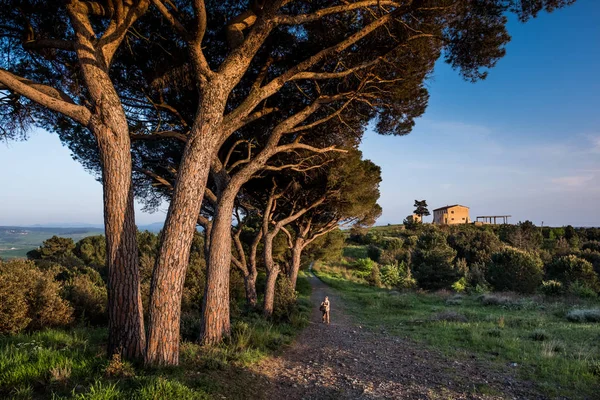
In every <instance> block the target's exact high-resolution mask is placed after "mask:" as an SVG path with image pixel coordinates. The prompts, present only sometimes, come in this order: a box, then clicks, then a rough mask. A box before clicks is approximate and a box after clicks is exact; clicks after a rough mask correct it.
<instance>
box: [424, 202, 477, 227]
mask: <svg viewBox="0 0 600 400" xmlns="http://www.w3.org/2000/svg"><path fill="white" fill-rule="evenodd" d="M433 223H434V224H436V225H455V224H469V223H471V218H470V217H469V207H467V206H461V205H460V204H454V205H451V206H445V207H440V208H436V209H435V210H433Z"/></svg>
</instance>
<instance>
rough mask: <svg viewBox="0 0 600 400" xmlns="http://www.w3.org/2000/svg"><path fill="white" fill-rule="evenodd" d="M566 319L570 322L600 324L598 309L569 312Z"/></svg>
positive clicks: (599, 310)
mask: <svg viewBox="0 0 600 400" xmlns="http://www.w3.org/2000/svg"><path fill="white" fill-rule="evenodd" d="M566 317H567V319H568V320H569V321H571V322H600V309H588V310H571V311H569V312H568V313H567V315H566Z"/></svg>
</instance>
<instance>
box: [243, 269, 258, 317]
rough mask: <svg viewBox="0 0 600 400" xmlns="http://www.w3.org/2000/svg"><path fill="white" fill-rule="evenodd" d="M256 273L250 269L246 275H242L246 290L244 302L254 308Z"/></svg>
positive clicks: (256, 296) (255, 300) (256, 297)
mask: <svg viewBox="0 0 600 400" xmlns="http://www.w3.org/2000/svg"><path fill="white" fill-rule="evenodd" d="M257 276H258V274H257V273H256V271H250V272H249V273H248V274H247V275H244V289H245V290H246V303H247V304H248V305H249V306H250V307H252V308H254V307H256V302H257V300H258V295H257V294H256V278H257Z"/></svg>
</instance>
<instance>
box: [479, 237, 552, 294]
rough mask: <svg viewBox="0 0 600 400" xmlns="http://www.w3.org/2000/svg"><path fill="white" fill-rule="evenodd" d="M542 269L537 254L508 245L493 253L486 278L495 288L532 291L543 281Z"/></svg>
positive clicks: (521, 291) (524, 291) (523, 291)
mask: <svg viewBox="0 0 600 400" xmlns="http://www.w3.org/2000/svg"><path fill="white" fill-rule="evenodd" d="M542 270H543V264H542V260H540V258H539V256H538V255H537V254H534V253H528V252H526V251H523V250H519V249H516V248H514V247H506V248H505V249H503V250H501V251H499V252H497V253H494V254H493V255H492V261H491V263H490V266H489V268H488V270H487V276H486V278H487V280H488V282H489V283H490V284H491V285H492V286H493V287H494V289H495V290H499V291H502V290H511V291H515V292H520V293H532V292H534V291H535V289H537V288H538V286H540V284H541V282H542V275H543V274H542Z"/></svg>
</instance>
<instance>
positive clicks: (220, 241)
mask: <svg viewBox="0 0 600 400" xmlns="http://www.w3.org/2000/svg"><path fill="white" fill-rule="evenodd" d="M236 194H237V191H236V190H235V189H234V188H230V187H228V188H227V189H226V190H225V192H224V193H223V196H221V198H220V199H219V202H218V204H217V207H216V210H215V218H214V220H213V223H212V231H211V238H210V252H209V256H208V266H207V271H206V287H205V289H204V299H203V301H202V325H201V331H200V343H202V344H203V345H214V344H217V343H219V342H221V340H222V339H223V337H224V336H228V335H229V333H230V331H231V325H230V320H229V272H230V268H231V216H232V214H233V207H234V202H235V196H236Z"/></svg>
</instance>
